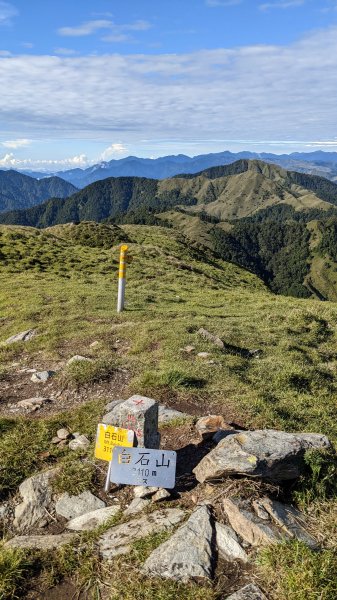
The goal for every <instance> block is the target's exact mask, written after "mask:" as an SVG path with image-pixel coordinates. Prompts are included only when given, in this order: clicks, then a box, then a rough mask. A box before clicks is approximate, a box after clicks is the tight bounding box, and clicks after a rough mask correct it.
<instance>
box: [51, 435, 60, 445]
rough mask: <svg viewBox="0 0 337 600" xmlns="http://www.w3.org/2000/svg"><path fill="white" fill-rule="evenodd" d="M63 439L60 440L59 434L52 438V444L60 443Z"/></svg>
mask: <svg viewBox="0 0 337 600" xmlns="http://www.w3.org/2000/svg"><path fill="white" fill-rule="evenodd" d="M61 441H62V440H60V438H58V437H57V436H55V437H53V438H52V440H51V443H52V444H60V443H61Z"/></svg>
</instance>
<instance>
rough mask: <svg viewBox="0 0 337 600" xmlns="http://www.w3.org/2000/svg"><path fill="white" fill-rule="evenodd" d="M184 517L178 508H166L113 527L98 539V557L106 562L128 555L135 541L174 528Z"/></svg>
mask: <svg viewBox="0 0 337 600" xmlns="http://www.w3.org/2000/svg"><path fill="white" fill-rule="evenodd" d="M184 515H185V513H184V511H183V510H181V509H179V508H168V509H166V510H161V511H159V510H158V511H156V512H153V513H151V514H150V515H143V516H142V517H138V518H137V519H132V520H131V521H128V522H127V523H122V524H121V525H115V526H114V527H111V528H110V529H108V531H106V532H105V533H104V534H103V535H102V536H101V537H100V538H99V540H98V547H99V552H100V555H101V556H102V558H104V559H106V560H111V559H112V558H114V557H115V556H119V555H121V554H128V553H129V552H130V551H131V547H132V543H133V542H134V541H135V540H139V539H141V538H143V537H146V536H147V535H150V534H153V533H158V532H160V531H164V530H166V529H170V528H171V527H174V526H175V525H177V524H178V523H180V521H181V520H182V519H183V518H184Z"/></svg>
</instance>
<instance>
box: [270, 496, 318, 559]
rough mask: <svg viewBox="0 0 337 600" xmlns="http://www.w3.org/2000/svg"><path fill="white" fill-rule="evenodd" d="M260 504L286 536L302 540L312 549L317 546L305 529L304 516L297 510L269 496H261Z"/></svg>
mask: <svg viewBox="0 0 337 600" xmlns="http://www.w3.org/2000/svg"><path fill="white" fill-rule="evenodd" d="M260 504H261V505H262V506H263V508H264V509H265V510H266V512H267V513H268V514H269V515H270V516H271V518H272V519H273V521H275V523H276V524H277V525H278V526H279V527H280V528H281V530H282V531H284V532H285V533H286V534H287V536H289V537H290V538H295V539H297V540H299V541H300V542H304V544H306V545H307V546H309V548H312V549H313V550H316V549H317V548H318V547H319V544H318V542H317V540H315V538H314V537H313V536H312V535H310V533H308V531H307V530H306V529H305V527H306V522H305V518H304V515H303V514H302V513H301V512H300V511H299V510H297V509H296V508H294V507H293V506H289V505H287V504H282V503H281V502H278V501H277V500H270V498H262V499H261V500H260Z"/></svg>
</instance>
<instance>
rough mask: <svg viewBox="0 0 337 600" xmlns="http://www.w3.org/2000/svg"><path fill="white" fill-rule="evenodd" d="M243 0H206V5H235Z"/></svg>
mask: <svg viewBox="0 0 337 600" xmlns="http://www.w3.org/2000/svg"><path fill="white" fill-rule="evenodd" d="M242 2H243V0H206V6H211V7H212V8H213V7H216V6H236V5H238V4H242Z"/></svg>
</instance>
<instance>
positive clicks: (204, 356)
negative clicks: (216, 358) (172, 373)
mask: <svg viewBox="0 0 337 600" xmlns="http://www.w3.org/2000/svg"><path fill="white" fill-rule="evenodd" d="M210 356H211V355H210V353H209V352H198V354H197V357H198V358H202V359H203V360H204V359H206V358H209V357H210Z"/></svg>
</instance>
